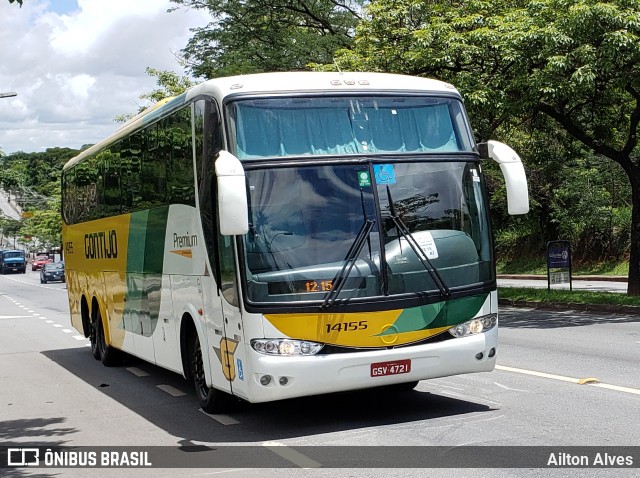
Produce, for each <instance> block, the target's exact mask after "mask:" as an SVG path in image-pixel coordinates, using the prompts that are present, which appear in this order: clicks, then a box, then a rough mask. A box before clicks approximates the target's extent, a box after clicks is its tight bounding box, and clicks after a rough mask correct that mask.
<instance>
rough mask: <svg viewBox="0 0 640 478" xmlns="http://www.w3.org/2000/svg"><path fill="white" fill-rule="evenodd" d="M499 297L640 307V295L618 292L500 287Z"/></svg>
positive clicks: (545, 301)
mask: <svg viewBox="0 0 640 478" xmlns="http://www.w3.org/2000/svg"><path fill="white" fill-rule="evenodd" d="M498 298H499V299H507V300H509V301H513V302H520V303H522V302H529V303H531V302H533V303H540V304H549V305H550V304H583V305H596V304H598V305H611V306H636V307H640V297H634V296H629V295H626V294H620V293H616V292H590V291H585V290H573V291H569V290H557V289H556V290H551V291H548V290H547V289H533V288H525V287H499V288H498Z"/></svg>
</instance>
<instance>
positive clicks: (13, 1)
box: [9, 0, 22, 8]
mask: <svg viewBox="0 0 640 478" xmlns="http://www.w3.org/2000/svg"><path fill="white" fill-rule="evenodd" d="M9 3H17V4H18V5H20V8H22V0H9Z"/></svg>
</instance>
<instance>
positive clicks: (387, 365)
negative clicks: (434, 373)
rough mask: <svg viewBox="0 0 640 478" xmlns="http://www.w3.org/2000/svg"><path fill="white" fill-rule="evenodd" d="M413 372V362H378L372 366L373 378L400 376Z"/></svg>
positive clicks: (407, 360)
mask: <svg viewBox="0 0 640 478" xmlns="http://www.w3.org/2000/svg"><path fill="white" fill-rule="evenodd" d="M409 372H411V360H410V359H405V360H394V361H393V362H377V363H372V364H371V376H372V377H383V376H385V375H399V374H401V373H409Z"/></svg>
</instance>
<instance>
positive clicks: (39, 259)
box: [31, 254, 51, 271]
mask: <svg viewBox="0 0 640 478" xmlns="http://www.w3.org/2000/svg"><path fill="white" fill-rule="evenodd" d="M48 262H51V259H50V258H49V256H47V255H44V254H43V255H38V256H36V258H35V259H34V260H33V262H32V263H31V270H32V271H39V270H40V269H42V266H44V265H45V264H47V263H48Z"/></svg>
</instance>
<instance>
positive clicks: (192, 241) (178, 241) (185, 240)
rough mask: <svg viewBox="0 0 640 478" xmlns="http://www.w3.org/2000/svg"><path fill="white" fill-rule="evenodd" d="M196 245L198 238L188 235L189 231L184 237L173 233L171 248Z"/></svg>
mask: <svg viewBox="0 0 640 478" xmlns="http://www.w3.org/2000/svg"><path fill="white" fill-rule="evenodd" d="M197 245H198V236H196V235H195V234H193V235H191V236H190V235H189V231H187V233H186V234H185V235H184V236H178V235H177V234H176V233H175V232H174V233H173V247H196V246H197Z"/></svg>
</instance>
